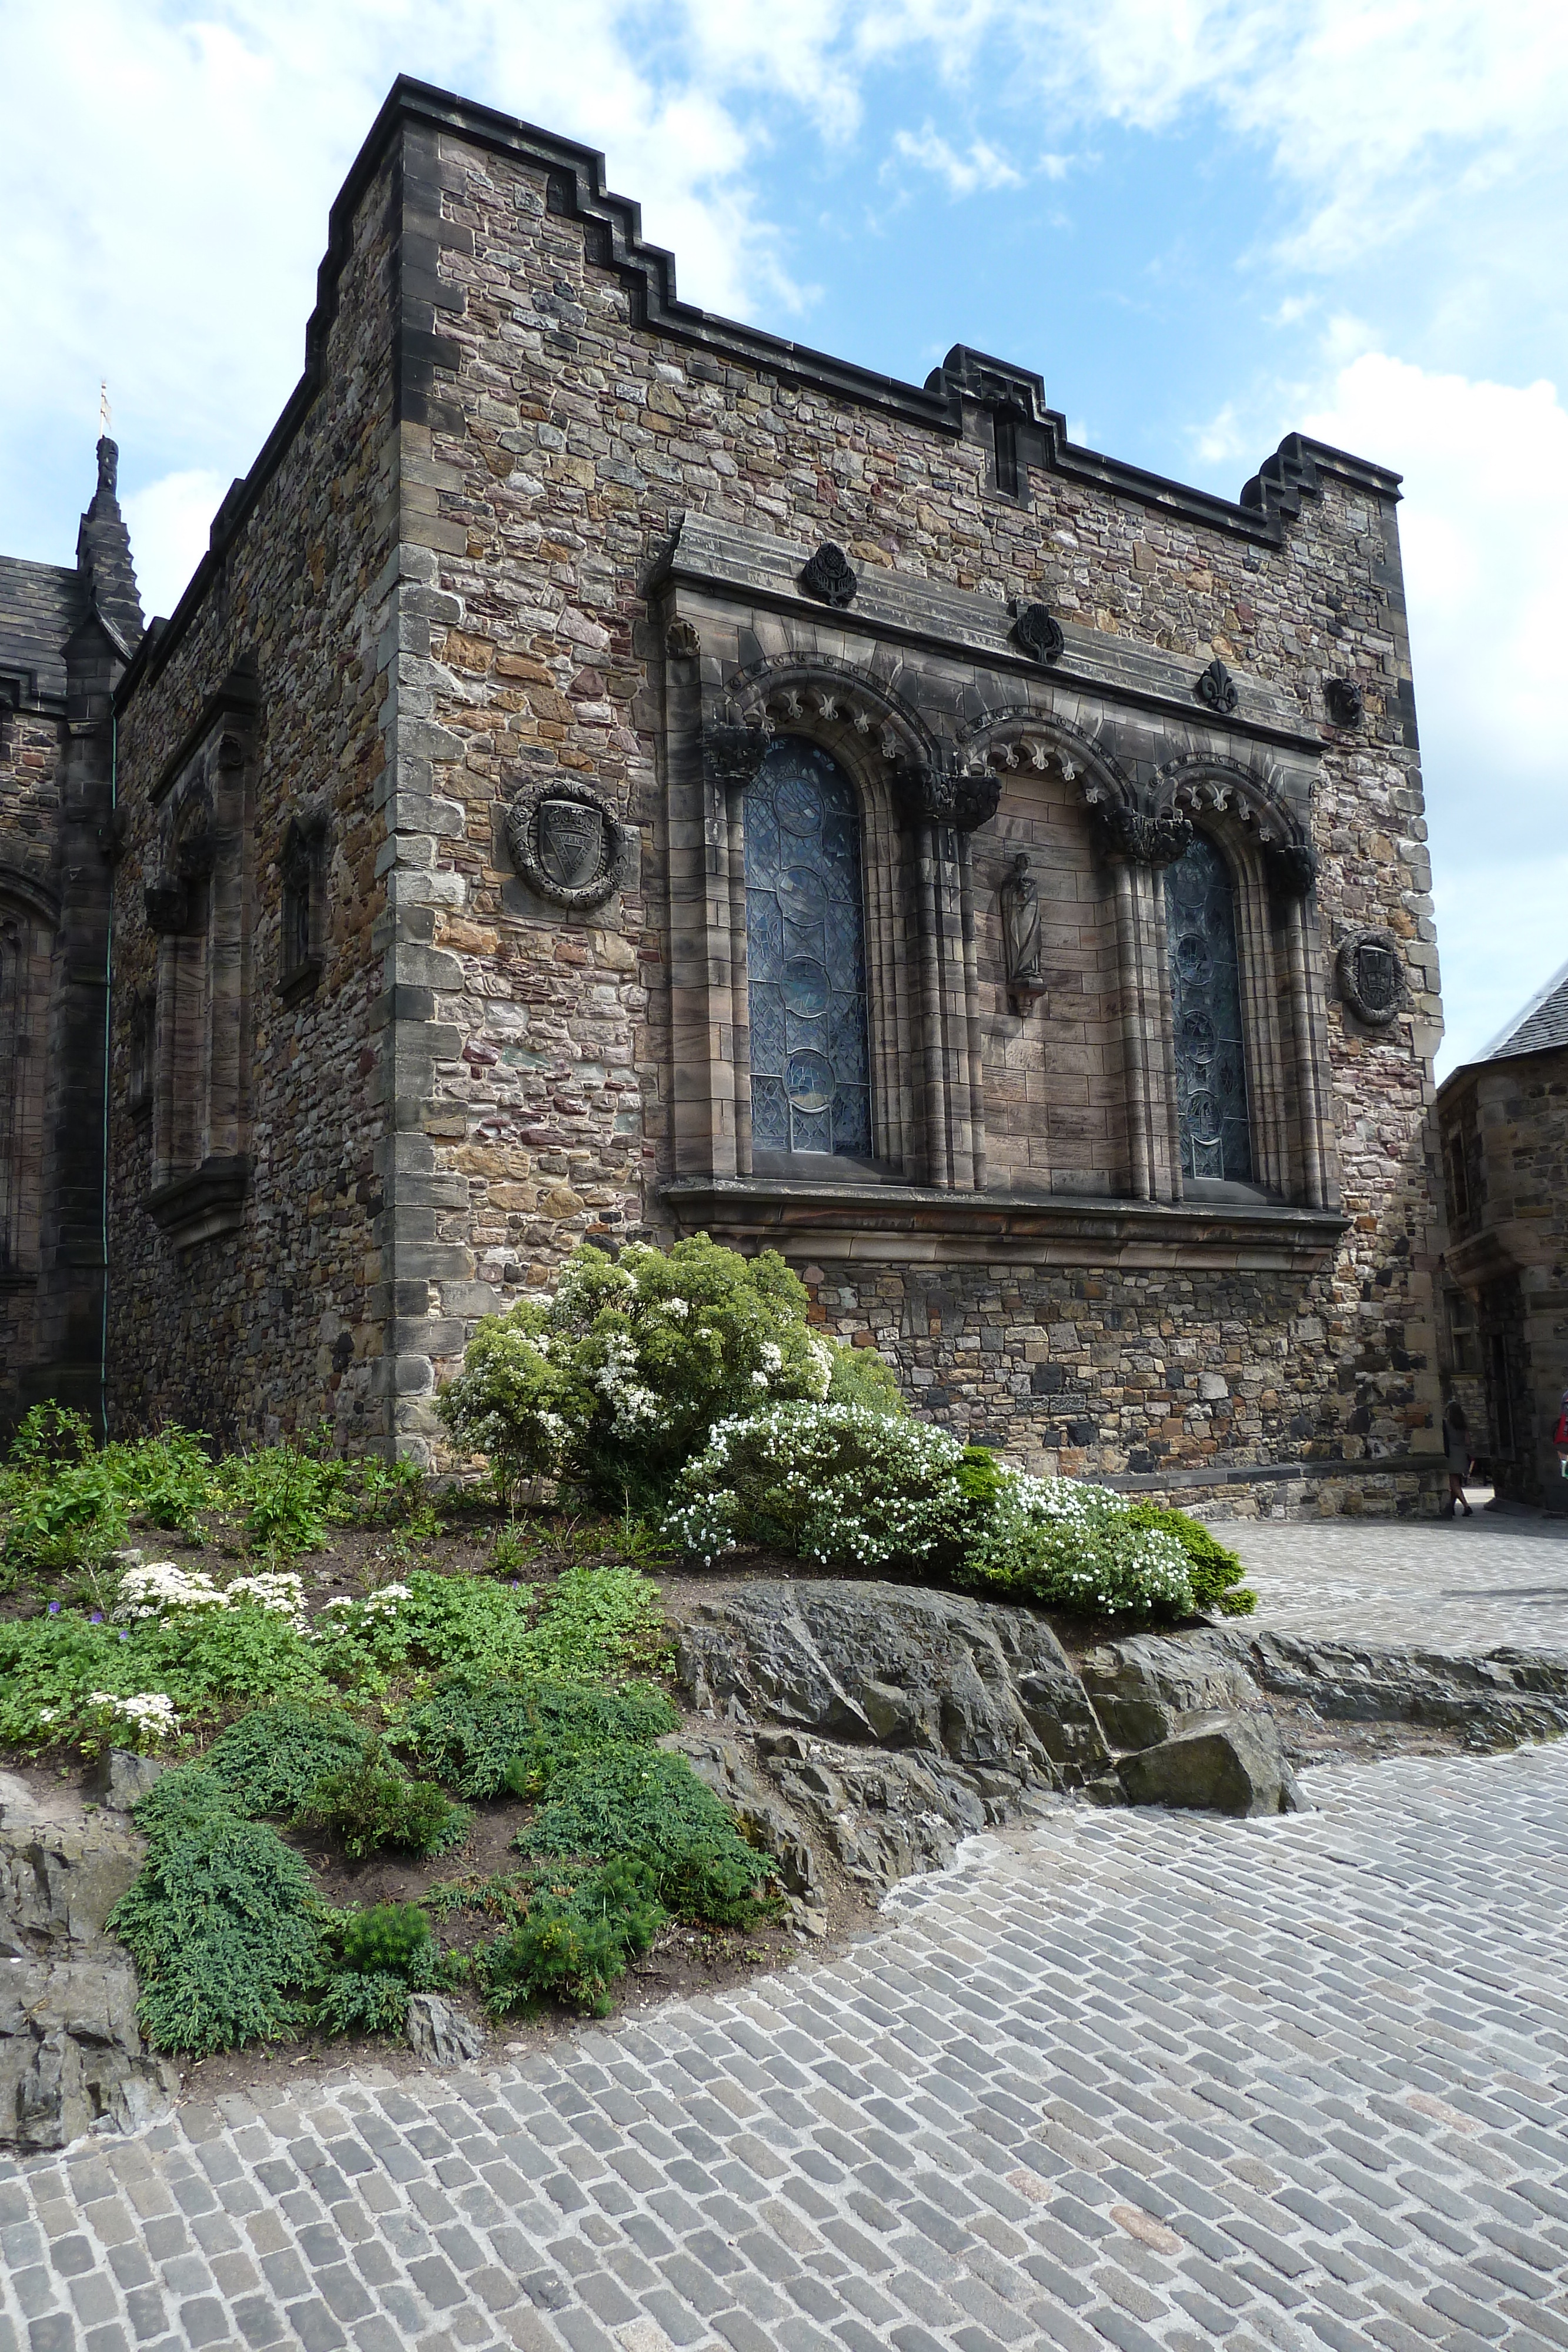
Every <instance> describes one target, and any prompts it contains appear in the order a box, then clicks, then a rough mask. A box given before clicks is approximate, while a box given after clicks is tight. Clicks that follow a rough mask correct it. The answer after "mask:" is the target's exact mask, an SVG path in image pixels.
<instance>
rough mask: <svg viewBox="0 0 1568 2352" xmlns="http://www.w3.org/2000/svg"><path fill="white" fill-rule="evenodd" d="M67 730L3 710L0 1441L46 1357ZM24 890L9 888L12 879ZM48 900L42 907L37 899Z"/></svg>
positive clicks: (38, 715)
mask: <svg viewBox="0 0 1568 2352" xmlns="http://www.w3.org/2000/svg"><path fill="white" fill-rule="evenodd" d="M61 734H62V729H61V725H60V722H59V720H58V719H54V718H51V717H48V716H46V715H45V714H44V713H42V712H38V711H27V710H0V930H3V931H4V933H5V939H4V940H3V941H0V965H3V967H4V970H3V971H0V1024H5V1027H6V1028H7V1029H8V1031H9V1033H10V1034H8V1035H4V1036H0V1168H3V1170H4V1176H5V1181H4V1182H3V1183H0V1433H4V1432H5V1431H6V1430H7V1429H9V1428H10V1426H11V1425H12V1423H14V1422H15V1421H16V1418H17V1416H18V1414H19V1413H20V1412H21V1411H22V1410H23V1405H24V1398H23V1381H24V1377H25V1374H26V1370H27V1369H28V1368H29V1367H30V1366H31V1365H32V1364H33V1363H34V1362H35V1361H36V1360H37V1353H38V1254H39V1211H40V1207H41V1192H42V1186H43V1161H44V1118H45V1108H44V1084H45V1066H44V1049H45V1045H46V1042H47V1020H48V1004H49V995H50V982H51V968H52V964H53V958H54V949H55V927H54V924H53V922H52V921H51V920H50V919H49V918H48V915H47V912H46V908H48V907H51V906H57V903H58V884H59V877H58V873H57V857H56V845H57V837H58V834H59V829H60V798H61V776H62V770H63V750H62V743H61ZM11 876H14V877H16V879H17V881H19V882H20V883H22V884H23V885H24V886H27V885H31V886H33V887H32V888H27V887H23V888H22V889H20V890H18V889H16V887H13V888H11V889H9V890H8V889H7V887H6V882H7V878H8V877H11ZM35 891H41V892H43V893H44V894H45V895H44V897H42V898H39V897H37V896H35V895H34V894H35Z"/></svg>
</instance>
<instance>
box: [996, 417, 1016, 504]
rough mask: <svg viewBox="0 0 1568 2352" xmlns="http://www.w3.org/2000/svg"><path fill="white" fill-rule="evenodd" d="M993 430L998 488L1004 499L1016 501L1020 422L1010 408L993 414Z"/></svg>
mask: <svg viewBox="0 0 1568 2352" xmlns="http://www.w3.org/2000/svg"><path fill="white" fill-rule="evenodd" d="M991 430H992V433H993V435H994V436H995V443H996V453H997V488H998V490H1000V491H1001V493H1002V495H1003V496H1004V498H1009V499H1016V498H1017V497H1018V495H1019V488H1020V483H1019V421H1018V418H1017V416H1016V415H1014V414H1013V412H1012V410H1011V409H1010V408H998V409H996V410H994V411H993V412H992V417H991Z"/></svg>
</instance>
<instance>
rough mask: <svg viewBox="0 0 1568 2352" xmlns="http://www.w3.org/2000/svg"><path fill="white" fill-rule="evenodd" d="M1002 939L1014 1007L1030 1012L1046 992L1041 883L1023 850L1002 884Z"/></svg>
mask: <svg viewBox="0 0 1568 2352" xmlns="http://www.w3.org/2000/svg"><path fill="white" fill-rule="evenodd" d="M1000 899H1001V915H1002V942H1003V947H1004V950H1005V952H1006V958H1007V976H1008V994H1009V997H1010V998H1011V999H1012V1003H1013V1010H1014V1011H1015V1012H1017V1013H1027V1012H1028V1010H1029V1008H1030V1004H1031V1003H1033V1002H1034V999H1035V998H1036V997H1037V996H1041V995H1043V994H1044V992H1045V976H1044V973H1043V972H1042V971H1041V969H1040V886H1039V884H1038V883H1037V882H1036V880H1035V878H1034V877H1033V875H1032V874H1031V873H1030V870H1029V853H1028V851H1027V850H1022V849H1020V850H1019V854H1018V856H1016V857H1015V858H1014V859H1013V870H1012V872H1011V873H1010V874H1009V876H1008V878H1007V880H1006V881H1005V882H1004V883H1003V884H1002V887H1001V892H1000Z"/></svg>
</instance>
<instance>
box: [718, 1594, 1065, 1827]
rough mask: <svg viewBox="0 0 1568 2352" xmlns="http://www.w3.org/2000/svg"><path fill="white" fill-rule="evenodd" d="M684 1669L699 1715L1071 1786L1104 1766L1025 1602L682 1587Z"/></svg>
mask: <svg viewBox="0 0 1568 2352" xmlns="http://www.w3.org/2000/svg"><path fill="white" fill-rule="evenodd" d="M674 1611H675V1622H676V1629H677V1653H676V1655H677V1665H676V1673H677V1675H678V1678H679V1680H680V1683H681V1685H682V1688H683V1691H684V1692H685V1696H686V1697H687V1698H688V1699H689V1701H690V1703H691V1704H692V1706H695V1708H697V1709H698V1710H699V1712H710V1713H713V1714H716V1715H719V1716H723V1717H726V1718H727V1719H728V1720H729V1721H730V1722H732V1723H743V1724H744V1723H775V1724H785V1725H789V1726H790V1727H793V1728H796V1729H798V1730H800V1731H805V1732H811V1733H814V1734H815V1735H816V1736H817V1737H818V1738H821V1739H827V1740H832V1741H835V1742H838V1743H840V1744H841V1745H847V1744H852V1743H859V1742H864V1743H865V1744H866V1745H868V1746H873V1747H877V1748H889V1749H892V1750H894V1752H900V1751H902V1750H904V1749H914V1750H915V1751H916V1752H917V1753H919V1754H923V1755H925V1756H928V1757H933V1758H940V1759H945V1760H946V1762H947V1763H949V1764H953V1765H957V1766H960V1767H962V1768H963V1769H965V1770H966V1771H967V1772H982V1773H983V1772H988V1771H990V1772H996V1771H1000V1772H1003V1773H1006V1774H1009V1775H1010V1776H1011V1777H1012V1779H1013V1780H1014V1781H1015V1782H1019V1781H1022V1782H1028V1781H1035V1780H1038V1781H1041V1782H1045V1783H1048V1784H1051V1785H1056V1786H1061V1785H1066V1786H1072V1785H1075V1784H1076V1783H1077V1782H1079V1781H1081V1780H1083V1779H1084V1778H1086V1777H1091V1776H1092V1775H1093V1774H1095V1773H1097V1772H1099V1771H1101V1770H1103V1768H1104V1766H1105V1764H1106V1761H1107V1756H1106V1748H1105V1741H1104V1738H1103V1734H1102V1732H1101V1729H1100V1727H1099V1724H1098V1723H1097V1722H1096V1720H1095V1717H1094V1710H1093V1708H1092V1706H1090V1704H1089V1700H1088V1697H1087V1695H1086V1693H1085V1691H1084V1688H1083V1685H1082V1683H1081V1682H1080V1681H1079V1678H1078V1676H1077V1675H1075V1674H1074V1673H1073V1671H1072V1668H1071V1664H1069V1662H1068V1657H1067V1654H1066V1652H1065V1651H1064V1650H1063V1649H1062V1647H1061V1643H1060V1642H1059V1641H1058V1640H1057V1638H1056V1636H1055V1634H1054V1633H1052V1632H1051V1629H1050V1627H1049V1626H1048V1625H1046V1624H1045V1623H1043V1622H1042V1621H1041V1620H1040V1618H1038V1617H1036V1616H1033V1615H1032V1614H1031V1613H1030V1611H1028V1610H1027V1609H1011V1608H1006V1607H1001V1606H998V1605H996V1604H994V1603H988V1602H985V1601H968V1600H965V1599H963V1598H961V1597H960V1596H958V1595H956V1594H954V1593H947V1592H929V1591H921V1590H919V1589H915V1588H910V1587H907V1586H904V1585H897V1584H880V1583H863V1584H862V1583H852V1582H851V1581H849V1580H847V1579H837V1578H827V1579H823V1580H821V1581H816V1580H810V1579H802V1580H800V1581H798V1582H797V1581H794V1580H787V1579H782V1578H780V1579H768V1580H761V1581H758V1582H757V1583H754V1584H742V1585H736V1586H734V1587H733V1588H732V1589H731V1590H730V1591H727V1592H724V1593H721V1594H720V1595H718V1596H717V1597H716V1598H714V1599H706V1600H702V1601H697V1602H696V1603H695V1605H694V1606H693V1608H692V1609H691V1611H690V1612H689V1613H687V1614H685V1616H682V1615H681V1613H680V1610H679V1595H678V1592H677V1594H676V1595H675V1596H674Z"/></svg>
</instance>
